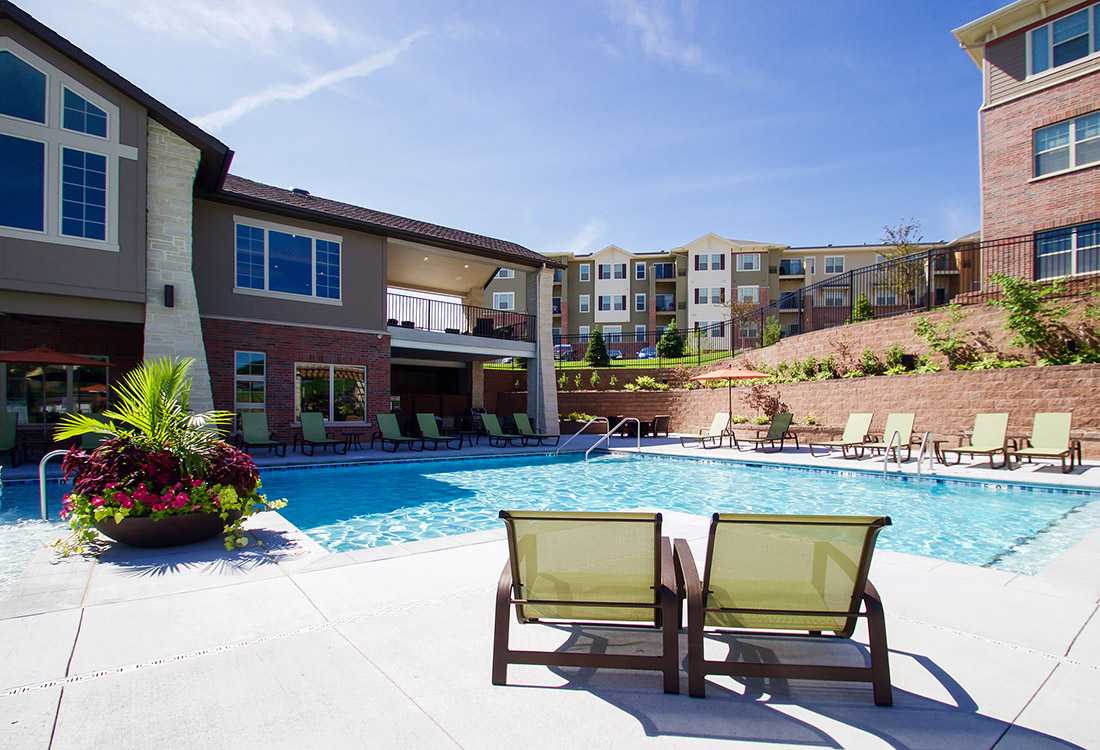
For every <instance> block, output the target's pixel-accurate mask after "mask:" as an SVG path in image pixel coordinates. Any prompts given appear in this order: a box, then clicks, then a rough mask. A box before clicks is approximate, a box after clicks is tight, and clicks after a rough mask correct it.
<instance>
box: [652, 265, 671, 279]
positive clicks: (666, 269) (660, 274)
mask: <svg viewBox="0 0 1100 750" xmlns="http://www.w3.org/2000/svg"><path fill="white" fill-rule="evenodd" d="M653 278H655V279H674V278H676V266H675V264H673V263H654V264H653Z"/></svg>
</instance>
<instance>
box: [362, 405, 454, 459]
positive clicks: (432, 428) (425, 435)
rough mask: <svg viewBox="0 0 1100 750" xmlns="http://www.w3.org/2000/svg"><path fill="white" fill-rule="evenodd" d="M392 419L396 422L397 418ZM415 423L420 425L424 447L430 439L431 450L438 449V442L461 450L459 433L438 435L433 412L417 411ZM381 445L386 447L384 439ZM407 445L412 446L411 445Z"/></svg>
mask: <svg viewBox="0 0 1100 750" xmlns="http://www.w3.org/2000/svg"><path fill="white" fill-rule="evenodd" d="M387 416H391V417H392V416H393V415H392V414H389V415H387ZM394 421H395V422H396V421H397V420H394ZM416 423H417V424H418V425H420V435H421V442H422V443H423V447H424V448H427V447H428V441H429V440H431V441H432V450H433V451H434V450H438V449H439V444H440V443H443V444H444V445H445V446H447V447H448V448H454V449H455V450H456V451H457V450H462V436H461V435H440V434H439V425H437V424H436V423H435V415H434V414H425V413H418V414H417V415H416ZM379 424H381V420H379ZM452 443H457V445H452ZM382 447H383V448H385V447H386V443H385V441H383V443H382ZM409 447H410V448H412V446H411V445H410V446H409ZM396 451H397V446H394V452H396Z"/></svg>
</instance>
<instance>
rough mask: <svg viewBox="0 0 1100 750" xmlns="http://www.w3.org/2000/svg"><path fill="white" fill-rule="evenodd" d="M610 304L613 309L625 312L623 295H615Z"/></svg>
mask: <svg viewBox="0 0 1100 750" xmlns="http://www.w3.org/2000/svg"><path fill="white" fill-rule="evenodd" d="M612 304H613V306H614V309H616V310H625V309H626V295H625V294H616V295H615V297H614V299H613V300H612Z"/></svg>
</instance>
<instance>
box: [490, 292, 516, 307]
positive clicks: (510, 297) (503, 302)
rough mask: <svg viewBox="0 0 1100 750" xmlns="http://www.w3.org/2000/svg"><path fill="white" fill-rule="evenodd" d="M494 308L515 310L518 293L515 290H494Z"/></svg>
mask: <svg viewBox="0 0 1100 750" xmlns="http://www.w3.org/2000/svg"><path fill="white" fill-rule="evenodd" d="M493 309H494V310H515V309H516V293H515V292H493Z"/></svg>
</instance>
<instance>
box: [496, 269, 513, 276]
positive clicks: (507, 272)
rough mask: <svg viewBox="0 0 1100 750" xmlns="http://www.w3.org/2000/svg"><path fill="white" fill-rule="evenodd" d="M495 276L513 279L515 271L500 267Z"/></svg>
mask: <svg viewBox="0 0 1100 750" xmlns="http://www.w3.org/2000/svg"><path fill="white" fill-rule="evenodd" d="M497 278H498V279H514V278H516V272H515V271H513V270H512V269H511V268H502V269H500V270H499V271H497Z"/></svg>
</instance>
